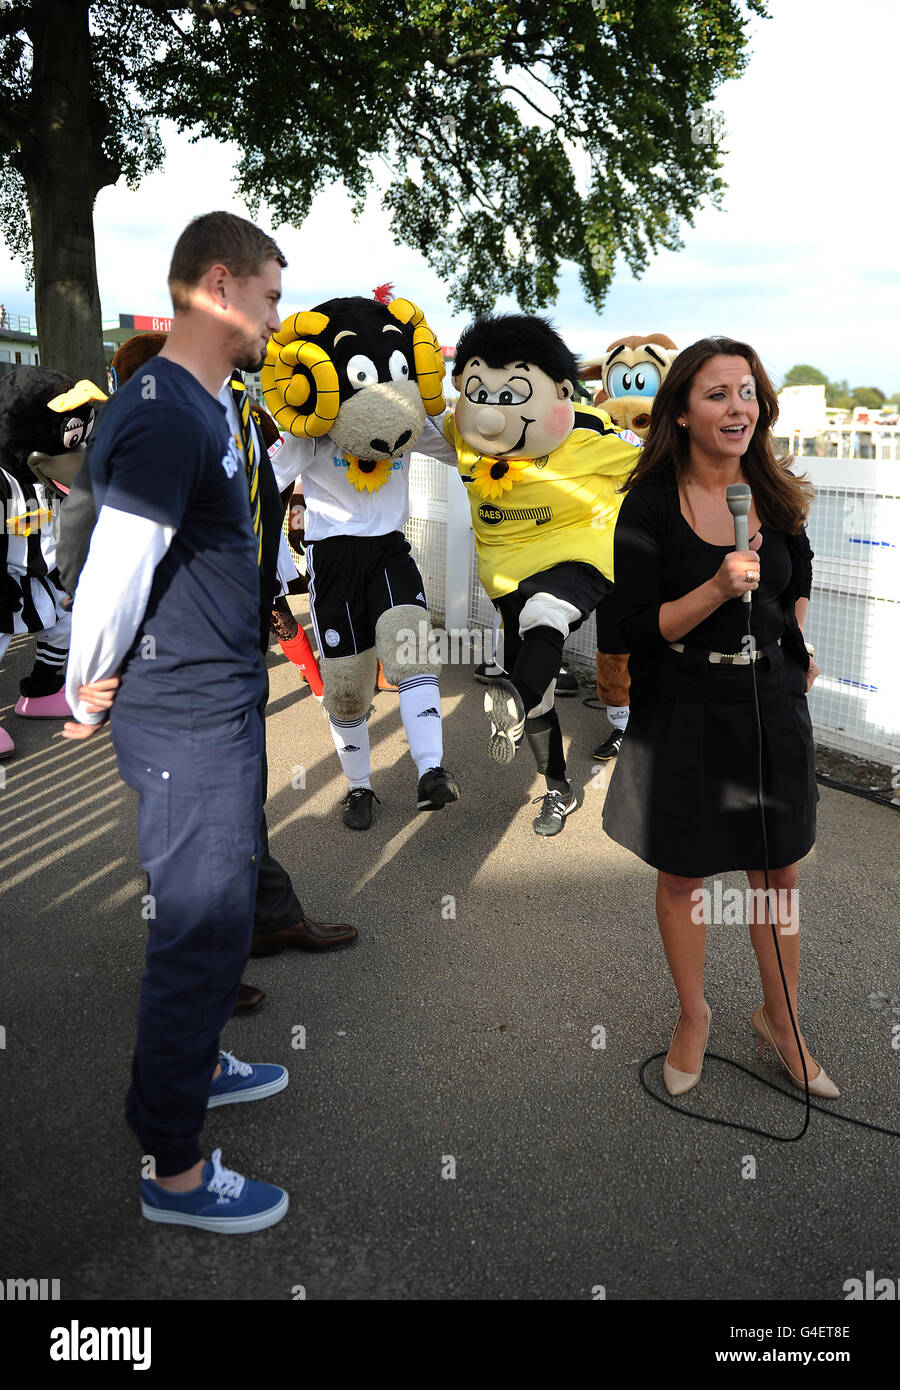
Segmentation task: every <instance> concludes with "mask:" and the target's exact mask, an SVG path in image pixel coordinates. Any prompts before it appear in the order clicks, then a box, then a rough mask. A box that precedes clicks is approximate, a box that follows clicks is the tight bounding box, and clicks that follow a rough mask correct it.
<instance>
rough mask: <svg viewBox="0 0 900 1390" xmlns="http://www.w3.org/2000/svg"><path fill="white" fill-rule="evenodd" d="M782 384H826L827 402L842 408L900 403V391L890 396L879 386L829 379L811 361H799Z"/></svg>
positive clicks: (875, 406) (877, 408) (850, 408)
mask: <svg viewBox="0 0 900 1390" xmlns="http://www.w3.org/2000/svg"><path fill="white" fill-rule="evenodd" d="M782 386H824V387H825V403H826V404H827V405H831V406H836V407H837V408H838V409H840V410H852V409H853V408H854V406H857V405H860V406H865V407H867V408H868V409H869V410H879V409H880V408H881V407H882V406H883V405H885V404H891V403H893V402H897V403H900V391H898V392H896V393H895V394H894V395H893V396H891V397H890V400H888V398H887V397H886V396H885V394H884V392H883V391H881V390H880V389H879V388H878V387H877V386H854V387H853V389H852V390H851V389H850V386H849V385H848V383H847V382H846V380H844V381H829V380H828V377H827V376H826V375H825V373H824V372H822V371H820V370H819V368H818V367H811V366H810V365H809V363H806V362H804V363H798V364H797V365H796V366H794V367H791V369H790V371H789V372H787V373H786V374H785V378H784V381H783V382H782Z"/></svg>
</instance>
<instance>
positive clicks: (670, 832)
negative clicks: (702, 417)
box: [603, 475, 819, 878]
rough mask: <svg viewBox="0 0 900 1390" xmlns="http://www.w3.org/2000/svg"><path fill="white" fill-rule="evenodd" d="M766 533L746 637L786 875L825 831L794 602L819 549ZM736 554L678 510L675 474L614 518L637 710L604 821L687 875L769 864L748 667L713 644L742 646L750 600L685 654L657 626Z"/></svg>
mask: <svg viewBox="0 0 900 1390" xmlns="http://www.w3.org/2000/svg"><path fill="white" fill-rule="evenodd" d="M760 530H761V532H762V546H761V548H760V551H759V560H760V583H759V588H758V589H756V590H755V591H754V594H753V602H752V604H751V606H750V624H751V625H750V631H751V633H752V635H753V637H754V640H755V642H756V645H757V647H758V649H759V651H760V655H759V657H758V659H757V661H756V662H755V669H756V678H757V689H758V695H759V706H760V719H761V723H762V774H763V775H762V784H763V807H764V813H765V825H766V837H767V841H768V862H769V868H770V869H779V868H784V867H786V866H787V865H788V864H793V863H794V862H795V861H796V860H798V859H801V858H802V857H803V856H804V855H805V854H807V853H808V852H809V850H810V849H811V847H812V845H813V843H814V842H815V837H816V803H817V802H818V799H819V794H818V790H817V787H816V779H815V761H814V752H813V737H812V725H811V722H810V718H809V711H808V710H807V706H806V672H807V670H808V668H809V655H808V653H807V651H806V648H805V646H804V644H803V638H802V635H801V633H800V629H799V627H798V625H797V620H796V617H795V615H794V604H795V601H796V599H798V598H808V597H809V592H810V587H811V583H812V563H811V561H812V551H811V550H810V548H809V541H808V539H807V537H806V533H805V531H804V532H801V533H800V534H799V535H797V536H789V535H785V534H783V533H781V532H778V531H772V530H770V529H769V528H767V527H765V526H763V527H761V528H760ZM731 549H733V546H717V545H710V544H709V543H708V542H706V541H704V540H702V539H701V538H700V537H699V536H698V535H697V534H696V533H695V531H694V530H693V528H692V527H691V526H690V525H689V524H688V522H687V521H686V520H685V518H684V517H683V515H682V513H681V507H680V504H679V498H678V490H677V487H676V485H675V481H674V476H673V475H669V476H668V477H667V478H666V479H665V480H663V481H656V480H654V481H652V482H648V483H645V484H641V485H640V486H638V487H635V488H632V490H631V491H630V492H629V493H628V494H627V496H626V498H625V501H624V502H623V504H622V510H621V512H620V513H619V518H618V521H617V522H616V533H615V589H614V592H613V595H612V598H611V599H610V600H609V602H611V603H612V604H613V605H614V607H615V609H616V613H615V616H616V618H617V620H618V622H619V623H620V624H621V627H622V630H623V633H624V636H625V638H626V641H627V643H628V650H629V651H630V652H631V660H630V669H631V714H630V717H629V722H628V730H627V733H626V735H625V738H624V739H623V741H622V747H621V749H620V752H619V755H618V758H617V760H616V767H615V771H614V773H613V776H612V780H611V782H610V786H609V791H608V793H607V797H606V804H605V807H604V811H603V828H604V830H605V831H606V833H607V834H608V835H609V836H610V837H611V838H612V839H613V840H615V841H617V843H618V844H620V845H623V846H624V847H625V848H626V849H630V850H632V852H633V853H634V854H636V855H638V856H639V857H640V858H641V859H643V860H644V861H645V862H646V863H648V864H651V865H652V866H653V867H654V868H655V869H661V870H662V871H663V872H665V873H670V874H679V875H682V876H683V877H685V878H706V877H709V876H710V875H712V874H718V873H725V872H727V871H729V870H732V869H761V868H762V867H763V862H764V859H763V839H762V833H761V827H760V820H759V808H758V803H757V733H756V717H755V713H754V705H753V668H752V667H751V666H750V665H749V664H746V663H745V664H742V665H725V664H713V663H711V662H710V661H708V659H707V652H709V651H721V652H741V651H743V650H745V649H746V643H745V638H746V633H747V605H746V604H743V603H742V602H741V600H740V599H729V600H728V601H727V602H725V603H723V604H722V605H721V606H720V607H719V608H718V609H717V610H716V611H715V612H714V613H713V614H711V615H710V616H709V617H708V618H706V619H704V621H703V622H702V623H699V624H698V625H697V627H695V628H693V629H692V630H691V631H690V632H688V633H686V634H685V636H684V637H683V638H681V639H680V640H681V641H682V642H683V643H684V644H685V651H684V653H683V654H679V653H677V652H675V651H673V650H672V649H671V648H670V646H669V644H668V642H667V641H666V639H665V638H664V637H663V636H662V634H661V633H660V631H659V609H660V605H661V604H663V603H668V602H671V601H673V600H675V599H678V598H681V597H683V595H684V594H686V593H689V592H690V591H691V590H692V589H695V588H697V587H698V585H700V584H703V583H705V582H706V580H708V579H711V578H712V576H713V575H714V574H715V573H716V571H717V570H718V569H719V566H720V565H721V563H722V560H723V558H724V557H725V555H726V554H727V553H728V551H729V550H731ZM779 639H780V641H779Z"/></svg>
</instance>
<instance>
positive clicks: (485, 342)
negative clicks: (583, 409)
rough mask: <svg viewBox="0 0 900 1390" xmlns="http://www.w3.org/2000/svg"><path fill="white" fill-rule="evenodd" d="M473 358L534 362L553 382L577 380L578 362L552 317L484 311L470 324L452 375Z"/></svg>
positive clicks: (503, 362) (498, 364)
mask: <svg viewBox="0 0 900 1390" xmlns="http://www.w3.org/2000/svg"><path fill="white" fill-rule="evenodd" d="M473 357H481V358H483V359H484V362H485V365H486V366H488V367H505V366H507V364H508V363H510V362H533V363H534V365H535V366H536V367H540V369H541V371H542V372H546V373H547V375H548V376H549V377H550V379H551V381H571V382H572V383H573V384H574V383H575V382H577V381H578V363H577V362H576V360H575V358H574V356H573V354H572V353H571V352H570V351H569V349H568V348H567V347H566V345H565V343H564V342H563V340H562V338H561V337H560V336H559V334H558V333H557V331H556V329H555V328H554V327H553V325H552V324H551V323H550V320H549V319H543V318H540V317H539V315H537V314H483V315H482V316H481V317H480V318H477V319H475V321H474V322H473V323H470V324H469V326H468V328H466V329H465V330H464V332H463V334H462V337H461V338H460V340H459V342H458V344H457V347H456V359H455V361H454V363H453V375H454V376H458V375H459V373H460V372H461V371H462V369H463V367H464V366H465V365H466V363H467V362H469V361H470V360H471V359H472V358H473Z"/></svg>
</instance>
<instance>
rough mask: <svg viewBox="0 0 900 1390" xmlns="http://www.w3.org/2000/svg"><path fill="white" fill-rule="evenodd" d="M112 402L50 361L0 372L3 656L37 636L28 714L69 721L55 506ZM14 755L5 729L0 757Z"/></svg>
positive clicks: (25, 691)
mask: <svg viewBox="0 0 900 1390" xmlns="http://www.w3.org/2000/svg"><path fill="white" fill-rule="evenodd" d="M105 399H106V396H105V394H104V392H102V391H101V390H100V389H99V388H98V387H97V386H95V385H94V384H93V382H90V381H79V382H74V381H73V380H72V379H71V378H70V377H66V376H63V374H62V373H61V372H55V371H51V370H50V369H49V368H47V367H19V368H17V369H16V370H15V371H12V372H8V373H7V374H6V375H5V376H3V377H0V505H2V509H3V514H2V527H0V661H2V659H3V657H4V656H5V655H6V651H7V649H8V647H9V644H10V642H11V641H12V639H13V637H14V636H16V635H18V634H20V633H33V634H34V635H35V637H36V639H37V647H36V652H35V660H34V665H33V666H32V669H31V673H30V674H29V675H27V676H26V677H25V678H24V679H23V680H22V681H21V682H20V685H19V690H20V693H21V699H20V700H19V701H18V703H17V705H16V707H15V713H16V714H17V715H20V716H21V717H23V718H26V719H68V718H70V717H71V711H70V709H69V706H68V704H67V703H66V695H65V689H64V686H65V668H66V658H67V656H68V652H69V636H70V628H71V621H72V620H71V615H70V613H69V611H68V608H67V605H66V595H65V591H64V589H63V587H62V585H61V583H60V577H59V570H58V568H57V560H56V543H57V523H58V503H59V501H60V500H61V499H62V498H63V497H65V496H66V494H67V492H68V484H69V482H70V481H71V479H72V477H73V476H74V474H75V472H77V469H78V467H79V465H80V462H81V450H82V449H83V446H84V444H85V441H86V440H87V438H88V436H89V435H90V433H91V430H92V429H93V427H94V409H95V406H96V403H97V402H98V401H103V400H105ZM14 751H15V743H14V741H13V739H12V738H11V737H10V735H9V734H8V733H7V732H6V730H5V729H3V728H0V758H6V757H9V756H10V754H12V753H13V752H14Z"/></svg>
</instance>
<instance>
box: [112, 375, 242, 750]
mask: <svg viewBox="0 0 900 1390" xmlns="http://www.w3.org/2000/svg"><path fill="white" fill-rule="evenodd" d="M90 462H91V482H92V485H93V490H94V497H95V499H96V503H97V508H98V511H99V508H100V507H103V506H106V507H115V508H116V509H117V510H119V511H123V512H130V513H132V514H134V515H136V516H144V517H149V518H150V520H151V521H156V522H159V524H160V525H162V526H171V527H173V528H174V529H175V535H174V537H173V539H172V544H171V545H170V547H169V549H168V551H167V552H166V555H165V556H164V558H163V559H162V560H161V561H160V563H159V565H158V566H157V568H156V572H155V574H154V576H153V585H152V588H151V590H150V598H149V601H148V603H147V609H146V612H145V614H144V619H143V622H142V623H141V626H140V628H139V630H138V633H137V636H136V638H135V641H134V643H133V644H132V646H131V649H130V650H129V652H128V654H127V656H126V658H125V660H124V662H123V664H122V671H121V674H122V683H121V685H120V687H119V690H118V692H117V695H116V704H115V712H116V714H117V715H118V716H120V717H122V718H125V719H132V720H135V721H140V722H141V723H144V724H156V725H158V726H160V727H163V728H165V727H169V726H175V727H177V728H182V729H191V728H199V727H206V726H209V725H213V724H219V723H223V722H225V721H226V720H229V719H232V718H234V717H235V715H238V714H242V713H243V712H244V711H245V710H247V709H248V708H250V707H251V706H253V705H256V704H257V703H258V702H259V701H260V700H261V699H262V696H263V692H264V690H265V680H266V676H265V668H264V665H263V660H262V656H261V653H260V649H259V602H260V598H259V566H258V564H257V556H256V540H255V537H254V534H253V526H252V522H251V520H250V502H249V495H248V486H247V473H246V469H245V467H244V464H243V460H242V458H241V456H240V455H239V454H238V452H237V449H236V448H235V443H234V439H233V437H232V435H231V432H230V431H229V428H228V424H227V417H226V414H225V411H224V409H223V407H222V406H221V405H220V404H219V403H218V401H217V400H216V399H215V397H214V396H211V395H210V394H209V392H208V391H206V390H204V388H203V387H202V386H201V385H200V383H199V382H198V381H197V380H196V378H195V377H193V376H191V374H190V372H187V371H185V369H184V368H183V367H179V366H178V365H177V364H176V363H174V362H170V361H168V360H167V359H166V358H163V357H153V358H151V359H150V361H149V362H147V363H146V364H145V365H144V366H143V367H142V368H141V369H140V370H139V371H138V372H137V373H136V374H135V375H134V376H133V377H132V378H131V380H130V381H128V382H127V383H126V385H125V386H124V387H123V388H122V390H121V391H120V392H118V393H117V394H116V395H115V396H114V397H113V399H112V401H111V402H110V404H109V407H108V408H107V410H106V412H105V414H104V417H103V421H102V426H101V429H100V431H99V432H98V437H97V439H96V440H95V442H94V445H93V448H92V450H91V454H90Z"/></svg>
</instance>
